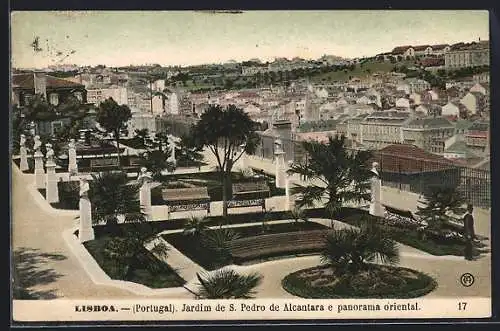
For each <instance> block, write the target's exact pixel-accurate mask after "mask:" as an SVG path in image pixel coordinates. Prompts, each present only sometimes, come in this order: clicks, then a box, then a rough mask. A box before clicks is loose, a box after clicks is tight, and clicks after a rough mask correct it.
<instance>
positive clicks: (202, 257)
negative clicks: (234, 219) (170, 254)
mask: <svg viewBox="0 0 500 331" xmlns="http://www.w3.org/2000/svg"><path fill="white" fill-rule="evenodd" d="M322 229H326V227H325V226H323V225H321V224H318V223H314V222H299V223H295V222H291V223H281V224H268V225H266V226H265V230H264V228H263V226H262V225H255V226H247V227H238V228H231V230H233V231H234V232H236V233H237V234H238V235H239V237H238V239H242V238H251V237H257V236H261V235H264V234H265V235H268V234H275V233H287V232H296V231H311V230H322ZM212 231H215V230H208V231H207V233H206V235H210V232H212ZM163 239H165V240H166V241H168V242H169V243H170V244H171V245H173V246H174V247H175V248H176V249H178V250H179V251H181V252H182V253H183V254H184V255H186V256H187V257H189V258H190V259H191V260H193V261H194V262H196V263H197V264H199V265H201V266H202V267H204V268H205V269H207V270H214V269H217V268H220V267H222V266H224V265H228V264H232V263H235V261H233V260H232V258H231V257H229V258H228V259H226V260H223V261H218V260H216V259H214V256H216V254H217V253H216V252H214V251H213V250H211V249H209V248H207V247H206V246H204V245H203V240H202V238H201V237H196V238H193V236H191V235H185V234H183V233H182V232H177V233H170V234H165V235H163Z"/></svg>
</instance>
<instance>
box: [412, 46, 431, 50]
mask: <svg viewBox="0 0 500 331" xmlns="http://www.w3.org/2000/svg"><path fill="white" fill-rule="evenodd" d="M427 47H430V46H429V45H419V46H414V47H413V49H414V50H416V51H425V50H426V49H427Z"/></svg>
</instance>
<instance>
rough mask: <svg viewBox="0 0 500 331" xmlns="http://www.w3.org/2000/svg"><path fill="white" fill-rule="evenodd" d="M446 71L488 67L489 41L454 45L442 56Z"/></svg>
mask: <svg viewBox="0 0 500 331" xmlns="http://www.w3.org/2000/svg"><path fill="white" fill-rule="evenodd" d="M444 65H445V67H446V68H447V69H454V68H467V67H477V66H485V65H490V44H489V41H487V40H486V41H479V42H473V43H469V44H463V43H460V44H456V45H453V46H452V47H451V50H450V51H449V52H448V53H446V54H445V55H444Z"/></svg>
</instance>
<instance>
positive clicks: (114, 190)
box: [89, 172, 140, 224]
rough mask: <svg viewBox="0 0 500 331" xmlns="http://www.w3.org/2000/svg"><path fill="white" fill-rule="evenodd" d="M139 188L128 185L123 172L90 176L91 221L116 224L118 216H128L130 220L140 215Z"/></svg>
mask: <svg viewBox="0 0 500 331" xmlns="http://www.w3.org/2000/svg"><path fill="white" fill-rule="evenodd" d="M138 195H139V187H138V186H137V185H135V184H133V185H131V184H128V178H127V174H126V173H124V172H104V173H101V174H98V175H95V174H92V181H91V182H90V195H89V198H90V201H91V202H92V219H93V220H94V221H95V222H102V221H104V222H106V224H117V223H118V216H119V215H126V216H127V215H128V217H129V219H130V220H132V219H133V218H134V217H136V216H138V213H140V203H139V199H138Z"/></svg>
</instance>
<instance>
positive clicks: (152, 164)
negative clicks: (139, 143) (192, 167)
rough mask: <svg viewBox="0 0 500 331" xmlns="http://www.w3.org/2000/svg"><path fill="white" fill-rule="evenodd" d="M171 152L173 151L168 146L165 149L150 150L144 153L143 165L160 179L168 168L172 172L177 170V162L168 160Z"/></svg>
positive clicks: (155, 177)
mask: <svg viewBox="0 0 500 331" xmlns="http://www.w3.org/2000/svg"><path fill="white" fill-rule="evenodd" d="M171 154H172V152H171V151H170V149H168V148H167V149H166V150H164V151H162V150H149V151H147V152H145V153H144V154H143V158H142V160H141V165H142V166H144V167H146V168H147V169H148V170H149V171H151V173H152V175H153V179H155V180H159V179H160V178H161V172H162V171H164V170H167V171H170V172H171V171H174V170H175V164H174V163H173V162H170V161H168V158H169V157H170V155H171Z"/></svg>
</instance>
